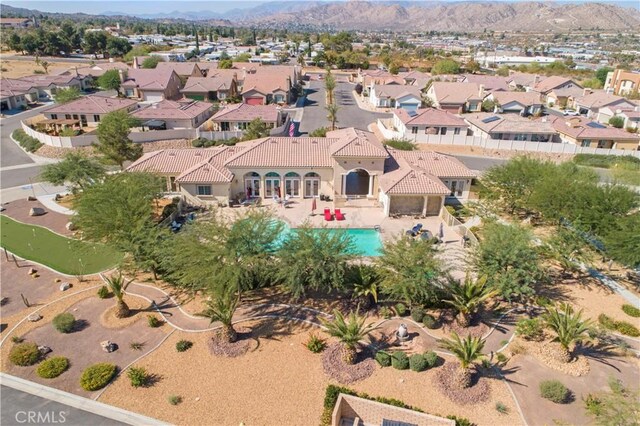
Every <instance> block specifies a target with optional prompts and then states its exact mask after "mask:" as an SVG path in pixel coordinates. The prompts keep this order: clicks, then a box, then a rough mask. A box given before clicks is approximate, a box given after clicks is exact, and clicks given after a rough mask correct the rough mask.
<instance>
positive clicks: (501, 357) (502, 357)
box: [496, 352, 508, 364]
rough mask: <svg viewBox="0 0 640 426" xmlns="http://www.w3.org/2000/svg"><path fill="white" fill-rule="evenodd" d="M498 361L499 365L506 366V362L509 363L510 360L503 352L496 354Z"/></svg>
mask: <svg viewBox="0 0 640 426" xmlns="http://www.w3.org/2000/svg"><path fill="white" fill-rule="evenodd" d="M496 359H497V360H498V362H499V363H501V364H504V363H505V362H507V360H508V358H507V356H506V355H505V354H503V353H502V352H498V353H497V354H496Z"/></svg>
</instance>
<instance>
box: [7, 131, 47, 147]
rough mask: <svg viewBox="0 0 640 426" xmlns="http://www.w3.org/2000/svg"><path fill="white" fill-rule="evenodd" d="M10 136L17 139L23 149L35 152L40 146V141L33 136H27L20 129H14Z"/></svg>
mask: <svg viewBox="0 0 640 426" xmlns="http://www.w3.org/2000/svg"><path fill="white" fill-rule="evenodd" d="M11 137H12V138H13V139H15V140H17V141H18V143H19V144H20V146H21V147H22V148H24V150H25V151H29V152H36V151H37V150H38V149H39V148H40V147H41V146H42V142H40V141H39V140H38V139H36V138H34V137H31V136H29V135H28V134H26V133H25V131H24V130H22V129H16V130H14V131H13V133H12V134H11Z"/></svg>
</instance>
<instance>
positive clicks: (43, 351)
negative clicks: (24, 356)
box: [38, 345, 51, 355]
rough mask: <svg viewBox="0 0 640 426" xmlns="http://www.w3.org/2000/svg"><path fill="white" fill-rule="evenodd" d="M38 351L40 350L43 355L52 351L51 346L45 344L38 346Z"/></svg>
mask: <svg viewBox="0 0 640 426" xmlns="http://www.w3.org/2000/svg"><path fill="white" fill-rule="evenodd" d="M38 351H40V353H41V354H42V355H46V354H48V353H49V352H51V348H50V347H49V346H44V345H43V346H38Z"/></svg>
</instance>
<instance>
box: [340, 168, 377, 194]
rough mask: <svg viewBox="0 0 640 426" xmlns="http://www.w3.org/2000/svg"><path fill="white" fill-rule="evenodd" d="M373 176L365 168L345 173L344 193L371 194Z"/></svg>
mask: <svg viewBox="0 0 640 426" xmlns="http://www.w3.org/2000/svg"><path fill="white" fill-rule="evenodd" d="M372 177H373V176H371V175H370V174H369V172H368V171H366V170H364V169H354V170H351V171H350V172H349V173H347V174H346V175H344V178H343V179H344V181H343V193H344V194H345V195H371V193H370V192H371V183H372V182H371V181H372Z"/></svg>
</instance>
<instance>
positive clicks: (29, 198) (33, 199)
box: [27, 195, 38, 201]
mask: <svg viewBox="0 0 640 426" xmlns="http://www.w3.org/2000/svg"><path fill="white" fill-rule="evenodd" d="M27 201H38V199H37V198H36V197H34V196H33V195H29V196H28V197H27Z"/></svg>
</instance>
